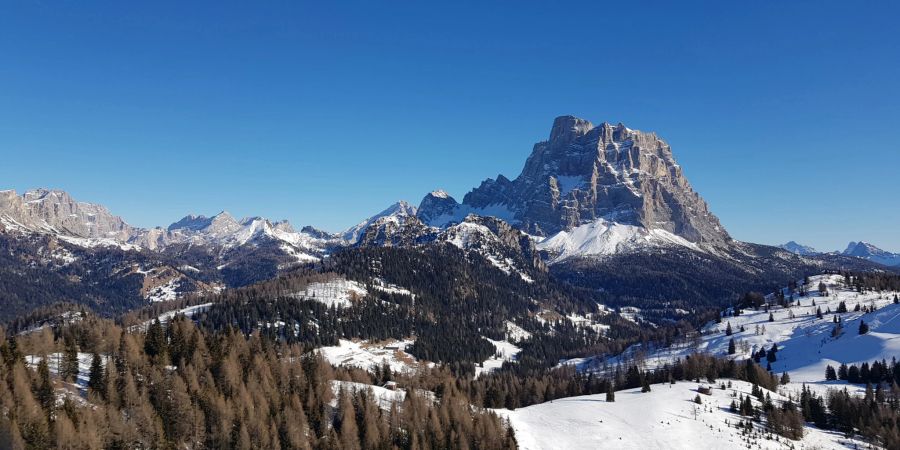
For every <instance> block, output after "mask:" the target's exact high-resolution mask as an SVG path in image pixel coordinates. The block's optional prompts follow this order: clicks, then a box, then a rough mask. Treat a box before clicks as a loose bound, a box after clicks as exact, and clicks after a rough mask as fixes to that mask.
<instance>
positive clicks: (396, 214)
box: [341, 200, 416, 244]
mask: <svg viewBox="0 0 900 450" xmlns="http://www.w3.org/2000/svg"><path fill="white" fill-rule="evenodd" d="M415 215H416V207H415V206H412V205H410V204H409V202H407V201H405V200H400V201H398V202H396V203H394V204H392V205H391V206H388V207H387V208H385V209H384V210H383V211H381V212H380V213H378V214H375V215H374V216H372V217H369V218H368V219H366V220H363V221H362V222H360V223H358V224H356V225H355V226H352V227H350V228H348V229H347V230H345V231H344V232H343V233H341V236H342V238H343V239H344V240H345V241H346V242H347V243H349V244H355V243H357V242H358V241H359V240H360V237H361V236H362V234H363V232H365V231H366V229H367V228H369V226H371V225H372V224H374V223H375V222H376V221H379V220H380V219H385V220H389V221H394V222H399V221H403V220H405V218H407V217H415Z"/></svg>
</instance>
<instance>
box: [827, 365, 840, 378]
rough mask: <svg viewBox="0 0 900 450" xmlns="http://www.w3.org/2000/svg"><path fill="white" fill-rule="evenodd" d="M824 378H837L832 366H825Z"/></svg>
mask: <svg viewBox="0 0 900 450" xmlns="http://www.w3.org/2000/svg"><path fill="white" fill-rule="evenodd" d="M825 380H827V381H835V380H837V373H836V372H835V371H834V367H831V366H830V365H829V366H826V367H825Z"/></svg>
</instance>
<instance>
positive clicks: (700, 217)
mask: <svg viewBox="0 0 900 450" xmlns="http://www.w3.org/2000/svg"><path fill="white" fill-rule="evenodd" d="M429 203H436V202H432V201H430V202H429ZM426 206H427V207H426ZM432 206H433V205H426V204H424V203H423V205H422V206H421V207H420V211H419V216H420V217H422V218H424V221H425V222H426V223H429V224H431V225H438V224H436V223H434V222H432V221H431V220H433V219H434V218H435V217H438V216H440V215H441V214H443V211H442V208H444V209H445V208H448V207H449V205H440V206H441V208H434V209H432ZM455 211H456V218H457V220H456V221H457V222H458V221H459V220H460V219H461V218H462V217H465V214H468V213H469V212H474V213H478V214H481V215H494V216H497V217H501V218H503V219H504V220H506V221H508V222H510V223H512V224H514V225H516V226H517V227H519V228H521V229H523V230H525V231H526V232H528V233H530V234H535V235H543V236H548V235H552V234H555V233H557V232H560V231H566V230H571V229H573V228H575V227H578V226H580V225H583V224H587V223H591V222H593V221H596V220H600V219H604V220H607V221H611V222H616V223H623V224H627V225H634V226H639V227H643V228H646V229H648V230H653V229H661V230H665V231H667V232H670V233H673V234H675V235H677V236H680V237H683V238H684V239H686V240H688V241H690V242H694V243H708V244H712V245H719V244H725V243H727V242H729V241H730V237H729V236H728V233H727V232H726V231H725V230H724V228H723V227H722V226H721V224H720V223H719V220H718V219H717V218H716V217H715V216H714V215H713V214H712V213H710V212H709V209H708V207H707V205H706V202H704V201H703V199H702V198H701V197H700V195H699V194H697V193H696V192H695V191H694V190H693V188H692V187H691V185H690V183H688V181H687V179H686V178H685V177H684V174H683V173H682V169H681V166H679V165H678V164H677V163H676V162H675V159H674V157H673V156H672V151H671V148H670V147H669V145H668V144H667V143H666V142H665V141H663V140H662V139H660V138H659V137H657V136H656V134H654V133H646V132H642V131H638V130H633V129H630V128H628V127H626V126H625V125H624V124H622V123H619V124H617V125H611V124H609V123H607V122H604V123H601V124H600V125H597V126H594V125H593V124H591V122H589V121H587V120H584V119H580V118H577V117H574V116H563V117H558V118H556V119H555V120H554V122H553V126H552V128H551V131H550V139H549V140H547V141H542V142H539V143H537V144H535V146H534V148H533V150H532V152H531V155H530V156H529V157H528V159H527V160H526V162H525V167H524V168H523V169H522V173H521V174H519V176H518V177H516V178H515V179H514V180H511V181H510V180H509V179H507V178H505V177H499V176H498V177H497V178H496V179H488V180H485V181H484V182H482V183H481V185H480V186H479V187H477V188H475V189H473V190H472V191H471V192H469V193H468V194H466V196H465V197H464V198H463V202H462V205H460V206H459V207H457V208H456V210H455ZM448 223H449V222H448Z"/></svg>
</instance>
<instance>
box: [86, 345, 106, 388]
mask: <svg viewBox="0 0 900 450" xmlns="http://www.w3.org/2000/svg"><path fill="white" fill-rule="evenodd" d="M103 375H104V374H103V360H102V359H101V358H100V355H99V354H97V353H94V358H93V359H92V360H91V371H90V373H89V375H88V388H89V389H90V390H91V391H92V392H94V393H96V394H98V395H100V396H102V397H105V396H106V395H105V392H106V380H105V379H104V376H103Z"/></svg>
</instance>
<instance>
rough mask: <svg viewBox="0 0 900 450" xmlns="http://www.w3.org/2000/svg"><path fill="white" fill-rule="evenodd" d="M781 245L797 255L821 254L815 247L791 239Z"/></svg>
mask: <svg viewBox="0 0 900 450" xmlns="http://www.w3.org/2000/svg"><path fill="white" fill-rule="evenodd" d="M779 247H781V248H783V249H785V250H787V251H789V252H791V253H793V254H795V255H801V256H806V255H817V254H819V251H817V250H816V249H814V248H812V247H810V246H808V245H802V244H798V243H797V242H795V241H790V242H788V243H786V244H781V245H779Z"/></svg>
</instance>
